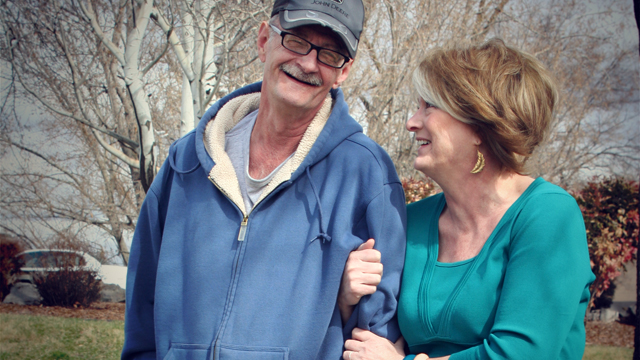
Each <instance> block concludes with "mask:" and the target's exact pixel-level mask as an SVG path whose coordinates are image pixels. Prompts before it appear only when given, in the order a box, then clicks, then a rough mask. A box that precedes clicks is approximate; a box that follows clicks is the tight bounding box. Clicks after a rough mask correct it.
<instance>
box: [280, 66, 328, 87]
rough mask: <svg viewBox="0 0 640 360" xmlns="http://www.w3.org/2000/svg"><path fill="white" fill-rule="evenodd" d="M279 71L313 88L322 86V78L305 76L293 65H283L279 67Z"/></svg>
mask: <svg viewBox="0 0 640 360" xmlns="http://www.w3.org/2000/svg"><path fill="white" fill-rule="evenodd" d="M280 70H282V71H283V72H285V73H286V74H287V75H289V76H291V77H293V78H295V79H296V80H299V81H302V82H303V83H307V84H309V85H313V86H322V78H321V77H320V75H319V74H307V73H306V72H304V71H302V69H300V68H299V67H297V66H296V65H294V64H290V63H285V64H282V65H280Z"/></svg>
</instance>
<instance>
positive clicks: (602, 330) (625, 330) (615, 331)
mask: <svg viewBox="0 0 640 360" xmlns="http://www.w3.org/2000/svg"><path fill="white" fill-rule="evenodd" d="M586 328H587V344H590V345H608V346H621V347H627V348H632V349H633V335H634V332H635V330H636V328H635V326H633V325H625V324H621V323H619V322H617V321H614V322H609V323H605V322H600V321H587V326H586Z"/></svg>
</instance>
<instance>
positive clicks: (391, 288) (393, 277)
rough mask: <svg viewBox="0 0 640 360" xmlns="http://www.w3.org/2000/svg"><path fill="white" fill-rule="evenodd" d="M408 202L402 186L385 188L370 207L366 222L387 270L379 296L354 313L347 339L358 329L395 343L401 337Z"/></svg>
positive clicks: (369, 298) (361, 304)
mask: <svg viewBox="0 0 640 360" xmlns="http://www.w3.org/2000/svg"><path fill="white" fill-rule="evenodd" d="M404 200H405V197H404V191H403V190H402V185H401V184H400V183H391V184H385V185H384V188H383V191H382V192H381V193H380V194H379V195H378V196H376V197H375V198H374V199H373V200H372V201H371V202H370V203H369V205H368V207H367V213H366V217H365V219H364V221H366V226H367V227H368V230H369V231H368V232H369V237H370V238H373V239H375V241H376V243H375V248H376V249H378V251H380V253H381V257H382V264H383V266H384V270H383V275H382V280H381V281H380V284H379V285H378V288H377V290H376V292H375V293H373V294H372V295H369V296H365V297H363V298H362V299H361V300H360V302H359V303H358V305H357V306H356V308H355V309H354V313H353V315H352V317H351V319H349V321H348V322H347V324H346V326H345V328H344V335H345V338H351V331H352V330H353V328H354V327H356V326H357V327H359V328H361V329H365V330H370V331H372V332H374V333H376V334H378V335H380V336H383V337H386V338H388V339H389V340H392V341H396V340H397V339H398V337H399V336H400V329H399V327H398V321H397V317H396V308H397V306H398V294H399V291H400V279H401V276H402V268H403V265H404V253H405V243H406V239H405V236H406V235H405V233H406V224H407V219H406V205H405V202H404Z"/></svg>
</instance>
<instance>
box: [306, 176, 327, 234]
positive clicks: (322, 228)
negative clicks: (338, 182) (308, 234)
mask: <svg viewBox="0 0 640 360" xmlns="http://www.w3.org/2000/svg"><path fill="white" fill-rule="evenodd" d="M306 173H307V177H308V178H309V184H311V189H312V190H313V195H315V196H316V203H317V204H318V211H319V212H320V233H319V234H318V235H317V236H316V237H314V238H313V239H311V241H310V242H314V241H315V240H316V239H319V240H320V241H322V243H323V244H324V243H325V242H327V241H331V236H329V234H327V233H326V232H325V231H324V222H323V217H322V206H321V204H320V197H319V196H318V190H317V189H316V186H315V185H314V184H313V181H312V180H311V174H310V173H309V167H308V166H307V168H306Z"/></svg>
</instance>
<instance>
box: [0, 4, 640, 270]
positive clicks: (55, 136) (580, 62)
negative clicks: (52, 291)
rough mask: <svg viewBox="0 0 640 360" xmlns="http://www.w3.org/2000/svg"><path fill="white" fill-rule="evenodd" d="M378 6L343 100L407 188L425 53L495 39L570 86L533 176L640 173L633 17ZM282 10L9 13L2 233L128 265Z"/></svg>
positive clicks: (28, 8)
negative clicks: (186, 156)
mask: <svg viewBox="0 0 640 360" xmlns="http://www.w3.org/2000/svg"><path fill="white" fill-rule="evenodd" d="M364 2H365V7H366V9H367V14H366V16H367V17H366V24H365V31H364V32H363V35H362V38H361V41H360V46H359V51H358V57H357V59H356V63H355V65H354V67H353V68H352V70H351V75H350V78H349V80H348V81H347V82H346V83H345V84H344V85H343V90H344V91H345V96H346V99H347V102H348V103H349V104H350V106H351V113H352V114H353V115H354V117H356V119H357V120H358V121H359V122H360V123H361V124H362V125H363V126H364V128H365V131H366V132H367V134H368V135H369V136H370V137H372V138H373V139H374V140H376V141H377V142H379V143H380V144H381V145H382V146H383V147H385V149H387V151H388V152H389V154H390V155H391V156H392V158H393V160H394V162H395V164H396V167H397V170H398V172H399V174H400V175H401V176H403V177H409V176H415V175H416V172H415V170H413V166H412V163H413V161H412V160H413V157H414V151H415V145H414V141H413V140H412V137H411V135H410V133H409V132H407V131H406V130H405V122H406V120H407V119H408V117H409V116H410V115H411V114H412V113H413V111H414V109H415V104H416V102H415V98H414V95H413V94H412V92H411V90H410V89H411V86H410V75H411V72H412V71H413V69H414V68H415V66H416V65H417V64H418V63H419V61H420V60H421V58H422V56H423V54H424V52H425V50H427V49H429V48H431V47H434V46H439V45H445V44H450V43H467V42H475V41H482V40H484V39H487V38H490V37H493V36H500V37H502V38H504V39H505V40H506V41H507V43H510V44H513V45H516V46H518V47H520V48H523V49H524V50H527V51H529V52H531V53H534V54H535V55H536V56H537V57H538V58H540V59H541V60H542V61H544V62H545V63H546V64H547V65H548V66H549V67H550V68H551V69H552V71H553V72H554V73H555V74H557V76H558V79H559V83H560V84H561V93H562V100H561V104H560V106H559V110H558V115H557V117H556V119H555V121H554V124H553V129H552V130H553V131H552V132H551V135H550V137H549V138H548V140H547V141H546V143H545V144H543V145H542V146H540V151H539V153H537V154H535V156H534V157H533V158H532V159H531V160H530V161H529V165H530V167H531V170H532V173H533V174H534V175H542V176H545V178H547V179H548V180H551V181H554V182H556V183H560V184H562V185H565V186H568V185H571V184H572V183H573V182H575V181H577V180H578V179H579V178H580V176H582V174H584V173H585V172H587V173H588V172H589V171H594V172H597V171H614V172H616V173H620V172H622V171H623V170H624V171H632V172H633V171H635V172H636V173H637V171H638V168H639V167H640V166H639V165H638V164H639V161H640V160H639V159H638V153H640V151H638V150H640V149H638V143H637V141H634V137H633V135H634V131H635V132H636V133H635V134H637V130H638V129H637V128H638V127H637V118H634V117H637V113H633V112H630V111H629V110H628V109H629V108H628V106H629V105H630V104H632V105H633V104H635V105H633V106H637V104H638V81H637V79H638V77H637V76H638V74H637V72H638V69H637V58H636V57H633V56H632V54H634V53H635V52H636V51H637V49H636V48H631V49H627V48H621V47H620V46H619V45H618V43H616V42H615V41H613V34H614V31H615V30H619V28H618V29H612V28H607V27H603V26H601V24H602V20H603V19H606V18H607V17H613V16H614V15H615V14H619V13H622V12H628V9H627V8H626V7H628V6H629V4H625V3H624V2H613V1H611V4H606V6H602V5H599V6H597V5H598V3H596V2H595V1H594V2H593V3H591V2H584V1H583V2H577V1H574V0H527V1H524V0H465V1H462V2H451V1H449V2H446V1H441V0H383V1H379V2H374V1H371V0H365V1H364ZM271 5H272V2H271V1H269V2H262V1H261V0H248V1H232V2H228V1H219V0H171V1H170V0H167V1H164V2H162V1H156V2H152V1H151V0H120V1H109V0H55V1H47V0H5V1H3V2H2V3H1V4H0V26H1V29H2V30H1V33H2V39H0V56H1V59H2V60H4V61H5V62H6V63H7V64H9V65H10V66H9V72H8V73H6V74H5V75H6V77H7V79H8V80H7V82H6V84H9V87H10V89H9V90H6V89H5V90H4V91H5V92H4V93H3V95H4V94H8V96H4V97H2V98H0V120H1V121H0V156H1V158H2V161H3V166H2V170H0V192H1V195H2V196H0V204H1V205H2V207H1V209H0V229H1V230H2V231H4V232H8V233H11V234H12V235H14V236H19V237H21V238H23V239H25V241H31V245H33V246H35V245H38V242H39V241H40V238H39V237H38V236H39V235H38V234H39V233H42V232H43V230H42V229H48V231H50V232H56V231H58V232H60V231H64V232H65V234H67V235H65V236H67V237H68V236H70V235H68V234H76V235H73V236H85V237H89V236H93V235H89V234H96V233H98V234H102V235H101V236H103V237H105V238H108V239H111V240H112V241H113V244H115V247H116V248H117V249H118V252H119V254H120V255H121V256H122V258H123V260H124V261H125V262H126V260H127V254H128V249H127V246H126V242H125V241H124V240H125V239H126V238H127V236H128V234H130V233H131V232H132V231H133V229H134V225H135V219H136V218H137V212H138V209H139V206H140V204H141V201H142V198H143V196H144V193H145V191H146V190H147V189H148V187H149V185H150V184H151V181H152V180H153V178H154V176H155V173H156V171H157V169H158V166H159V164H160V163H161V162H162V161H163V159H164V158H165V157H166V151H167V149H168V146H169V144H170V143H171V142H173V141H174V140H176V139H177V138H179V137H180V136H182V135H184V134H185V133H186V132H188V131H191V129H193V127H194V124H195V123H196V122H197V121H198V119H199V118H200V117H201V116H202V114H203V113H204V112H205V111H206V109H207V108H208V107H209V105H210V103H211V102H212V101H214V100H216V99H218V98H220V97H222V96H224V95H225V94H227V93H228V92H229V91H231V90H233V89H236V88H238V87H240V86H242V85H245V84H247V83H251V82H254V81H256V80H259V79H260V76H261V74H260V73H261V71H260V70H261V65H260V63H259V62H257V61H255V60H256V58H257V52H256V49H255V36H256V26H257V24H258V23H259V21H260V20H264V19H266V18H267V15H268V11H269V10H270V8H271ZM596 8H597V9H602V8H604V9H605V10H602V11H600V10H597V11H595V10H593V9H596ZM620 26H622V25H620ZM634 79H635V80H634ZM26 104H28V106H29V107H33V108H36V109H37V113H38V114H44V115H43V117H42V118H41V119H40V121H39V122H38V124H37V126H31V127H30V126H28V125H27V124H26V123H25V122H24V120H23V119H22V118H23V114H24V112H25V108H26V107H27V105H26ZM634 121H635V123H634ZM31 130H37V132H35V133H34V132H33V131H31ZM30 131H31V132H30ZM5 164H9V165H10V166H5ZM82 234H85V235H82ZM40 237H41V236H40ZM26 239H28V240H26Z"/></svg>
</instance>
